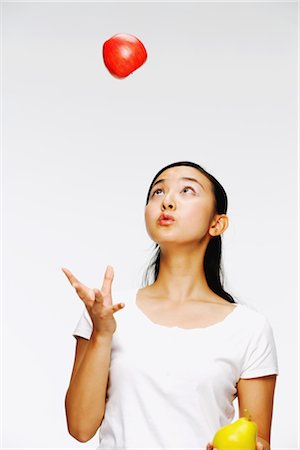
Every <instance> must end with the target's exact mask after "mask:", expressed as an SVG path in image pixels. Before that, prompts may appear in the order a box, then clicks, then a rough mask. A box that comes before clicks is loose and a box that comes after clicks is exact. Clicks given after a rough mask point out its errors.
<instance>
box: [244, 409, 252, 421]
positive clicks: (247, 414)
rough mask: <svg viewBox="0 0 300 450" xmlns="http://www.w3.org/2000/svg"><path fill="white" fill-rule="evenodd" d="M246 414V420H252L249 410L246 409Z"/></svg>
mask: <svg viewBox="0 0 300 450" xmlns="http://www.w3.org/2000/svg"><path fill="white" fill-rule="evenodd" d="M244 413H245V415H246V419H247V420H251V414H250V412H249V410H248V409H244Z"/></svg>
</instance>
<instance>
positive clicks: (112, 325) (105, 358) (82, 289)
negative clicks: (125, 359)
mask: <svg viewBox="0 0 300 450" xmlns="http://www.w3.org/2000/svg"><path fill="white" fill-rule="evenodd" d="M62 270H63V272H64V273H65V275H66V276H67V278H68V279H69V281H70V283H71V284H72V286H73V287H74V288H75V290H76V292H77V294H78V296H79V297H80V298H81V300H82V301H83V302H84V304H85V306H86V308H87V310H88V313H89V316H90V318H91V320H92V324H93V328H92V334H91V336H90V339H89V340H88V339H83V338H81V337H78V339H77V344H76V353H75V361H74V366H73V371H72V375H71V380H70V384H69V388H68V391H67V393H66V398H65V407H66V415H67V424H68V430H69V433H70V434H71V435H72V436H73V437H74V438H75V439H77V440H78V441H80V442H86V441H89V440H90V439H91V438H92V437H93V436H94V435H95V433H96V431H97V430H98V428H99V426H100V425H101V422H102V420H103V417H104V413H105V403H106V390H107V382H108V374H109V365H110V355H111V344H112V336H113V333H114V332H115V330H116V327H117V324H116V321H115V318H114V313H115V312H117V311H119V310H120V309H122V308H123V307H124V306H125V305H124V303H117V304H114V305H113V304H112V297H111V285H112V281H113V275H114V273H113V269H112V267H111V266H107V269H106V272H105V276H104V281H103V286H102V289H101V291H100V290H99V289H90V288H88V287H87V286H85V285H84V284H83V283H81V282H80V281H79V280H77V278H75V276H74V275H73V274H72V272H71V271H70V270H68V269H66V268H63V269H62Z"/></svg>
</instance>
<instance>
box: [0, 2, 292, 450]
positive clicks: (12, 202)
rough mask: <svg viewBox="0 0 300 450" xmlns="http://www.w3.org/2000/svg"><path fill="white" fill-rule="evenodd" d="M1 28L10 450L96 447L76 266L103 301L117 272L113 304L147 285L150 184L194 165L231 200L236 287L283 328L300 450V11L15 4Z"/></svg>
mask: <svg viewBox="0 0 300 450" xmlns="http://www.w3.org/2000/svg"><path fill="white" fill-rule="evenodd" d="M2 15H3V18H2V26H3V44H2V50H3V56H2V62H3V70H2V75H3V87H2V92H3V108H2V113H3V119H2V131H3V141H2V149H3V151H2V164H3V168H2V175H3V182H2V186H3V195H2V199H3V240H2V241H3V273H2V279H3V288H2V299H3V300H2V327H3V333H2V353H3V356H2V392H1V394H2V414H3V420H2V431H3V436H2V448H5V449H10V448H14V449H21V448H30V449H42V448H47V449H48V448H51V449H54V448H56V449H58V448H61V449H67V448H91V449H93V448H96V447H97V445H98V434H96V436H95V437H94V438H93V439H92V440H91V441H89V442H87V443H85V444H81V443H79V442H77V441H76V440H75V439H73V438H72V437H71V436H70V435H69V434H68V432H67V426H66V418H65V411H64V397H65V393H66V390H67V387H68V383H69V378H70V375H71V370H72V365H73V359H74V350H75V339H74V338H73V337H72V332H73V330H74V328H75V326H76V324H77V322H78V320H79V317H80V316H81V313H82V311H83V304H82V302H81V300H80V299H79V298H78V297H77V295H76V293H75V291H74V290H73V288H72V287H71V285H70V284H69V282H68V280H67V278H66V277H65V275H64V274H63V272H62V271H61V267H67V268H69V269H70V270H71V271H73V273H74V274H75V275H76V276H77V277H78V278H79V279H80V280H81V281H83V282H84V283H86V284H87V285H89V286H91V287H96V286H97V287H100V286H101V285H102V280H103V275H104V271H105V268H106V266H107V265H108V264H111V265H112V266H113V268H114V270H115V279H114V282H113V289H115V290H118V289H123V288H124V289H127V288H132V287H136V286H137V287H141V282H142V275H143V273H144V270H145V268H146V266H147V263H148V262H149V260H150V258H151V256H152V250H153V246H154V243H153V242H152V241H151V240H150V238H149V237H148V235H147V232H146V229H145V225H144V206H145V199H146V193H147V190H148V187H149V184H150V182H151V180H152V178H153V176H154V175H155V174H156V172H157V171H158V170H160V168H162V167H163V166H164V165H166V164H169V163H171V162H175V161H180V160H190V161H194V162H196V163H198V164H200V165H202V166H203V167H204V168H205V169H206V170H207V171H208V172H210V173H211V174H212V175H214V176H215V177H216V178H217V179H218V180H219V181H220V183H221V184H222V185H223V187H224V188H225V190H226V192H227V195H228V201H229V207H228V217H229V228H228V229H227V230H226V232H225V234H224V235H223V265H224V271H225V289H226V290H227V291H228V292H230V293H231V294H232V295H233V296H235V297H236V298H237V300H238V301H241V303H245V304H249V305H251V306H252V307H253V308H256V309H257V310H258V311H261V312H262V313H264V314H265V315H266V316H267V318H268V319H269V321H270V323H271V325H272V327H273V332H274V337H275V341H276V346H277V352H278V362H279V371H280V375H279V376H278V378H277V385H276V393H275V400H274V412H273V425H272V449H274V450H278V449H285V450H288V449H298V448H299V439H298V423H299V409H298V402H299V385H298V379H299V353H298V352H299V345H298V339H299V334H298V333H299V321H298V320H299V317H298V314H299V305H298V296H297V273H298V272H297V270H298V265H297V263H298V260H297V250H298V221H297V220H298V206H297V205H298V204H297V193H298V173H297V164H298V159H297V131H298V130H297V81H298V72H297V68H298V66H297V64H298V59H297V56H298V54H297V35H298V23H297V21H298V5H297V3H295V2H274V3H272V2H266V3H257V2H253V3H251V2H235V3H226V2H221V3H217V2H216V3H215V2H211V3H171V2H166V3H124V2H120V3H97V2H90V3H89V2H86V3H82V2H65V3H63V2H62V3H59V2H56V3H54V2H53V3H50V2H32V3H26V2H19V3H17V2H4V3H3V5H2ZM120 32H125V33H130V34H134V35H136V36H137V37H139V38H140V39H141V40H142V42H143V43H144V45H145V47H146V49H147V51H148V60H147V62H146V63H145V64H144V65H143V66H142V67H141V68H140V69H138V70H137V71H136V72H135V73H133V74H132V75H130V76H129V77H128V78H126V79H123V80H117V79H116V78H113V77H112V76H111V75H110V74H109V72H108V71H107V70H106V68H105V66H104V64H103V61H102V45H103V42H104V41H105V40H107V39H108V38H110V37H111V36H112V35H114V34H116V33H120ZM122 300H125V303H126V299H122ZM121 313H122V312H119V314H121Z"/></svg>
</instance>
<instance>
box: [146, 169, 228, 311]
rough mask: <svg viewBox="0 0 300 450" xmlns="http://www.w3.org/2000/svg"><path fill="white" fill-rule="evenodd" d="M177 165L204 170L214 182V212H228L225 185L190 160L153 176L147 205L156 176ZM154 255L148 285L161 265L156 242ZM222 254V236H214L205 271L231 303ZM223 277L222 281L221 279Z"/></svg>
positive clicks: (212, 284) (219, 292)
mask: <svg viewBox="0 0 300 450" xmlns="http://www.w3.org/2000/svg"><path fill="white" fill-rule="evenodd" d="M175 166H190V167H194V168H195V169H198V170H199V171H200V172H202V173H203V174H204V175H205V176H206V177H207V178H208V179H209V180H210V181H211V183H212V188H213V189H212V191H213V194H214V198H215V202H214V210H215V211H214V213H215V214H226V212H227V205H228V202H227V195H226V192H225V190H224V188H223V186H222V185H221V184H220V183H219V182H218V180H216V178H215V177H213V176H212V175H211V174H210V173H208V172H207V171H206V170H205V169H204V168H203V167H201V166H199V165H198V164H196V163H193V162H190V161H178V162H175V163H172V164H169V165H167V166H166V167H163V168H162V169H161V170H160V171H159V172H158V173H157V174H156V175H155V177H154V178H153V180H152V182H151V184H150V187H149V190H148V194H147V200H146V206H147V204H148V201H149V196H150V192H151V189H152V186H153V183H154V181H155V180H156V178H157V177H158V176H159V175H160V174H161V173H162V172H164V171H165V170H166V169H169V168H171V167H175ZM154 251H155V253H154V256H153V258H152V260H151V261H150V263H149V265H148V267H147V269H146V272H145V274H144V278H143V285H144V286H147V285H148V284H149V272H150V271H154V281H155V280H156V279H157V276H158V273H159V267H160V247H159V244H157V243H156V244H155V246H154ZM221 256H222V236H221V235H219V236H213V237H212V238H211V239H210V241H209V243H208V245H207V248H206V252H205V255H204V272H205V276H206V281H207V284H208V286H209V287H210V289H212V291H213V292H215V293H216V294H217V295H219V296H220V297H222V298H224V299H225V300H227V301H228V302H230V303H236V301H235V300H234V298H233V297H232V296H231V295H230V294H229V293H228V292H226V291H225V290H224V289H223V279H224V275H223V268H222V262H221ZM221 278H222V281H221Z"/></svg>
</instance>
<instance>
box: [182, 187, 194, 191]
mask: <svg viewBox="0 0 300 450" xmlns="http://www.w3.org/2000/svg"><path fill="white" fill-rule="evenodd" d="M185 189H192V191H193V192H195V189H194V188H192V187H191V186H185V187H184V188H183V189H182V190H183V191H184V190H185Z"/></svg>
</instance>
